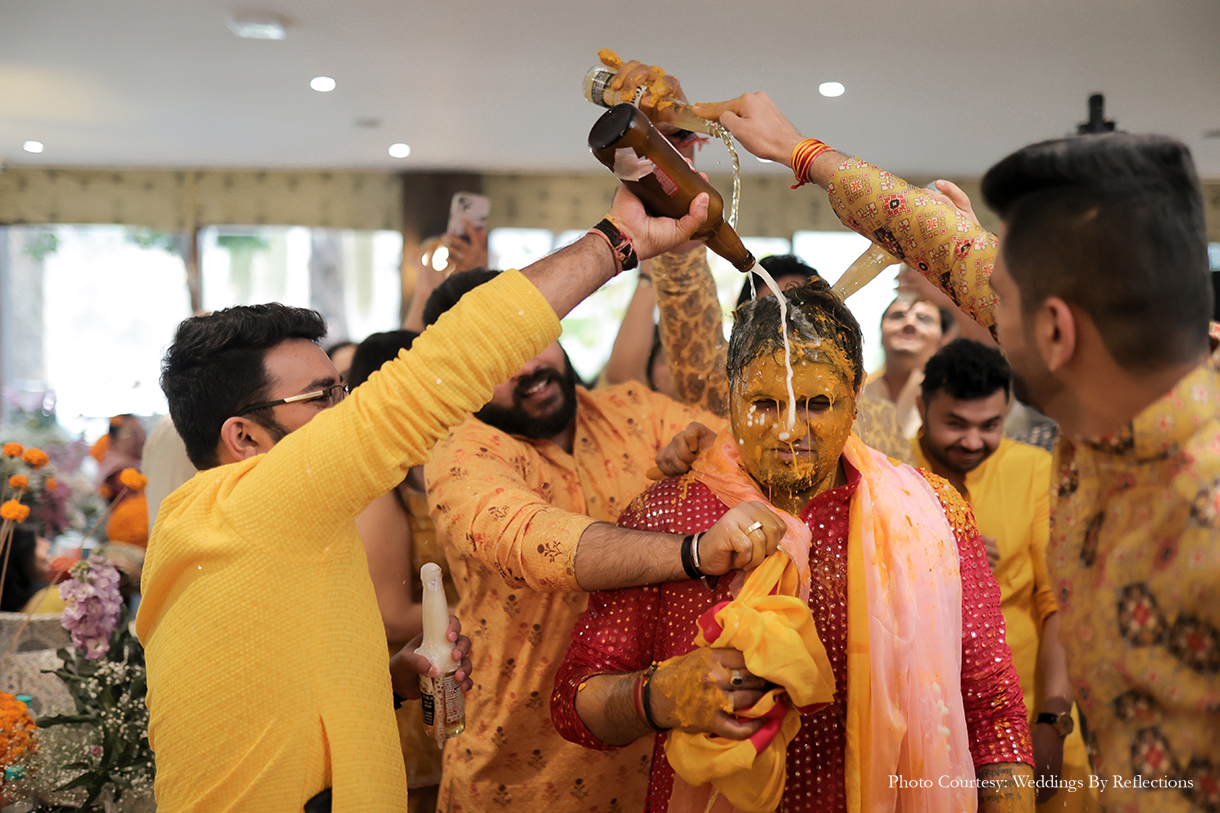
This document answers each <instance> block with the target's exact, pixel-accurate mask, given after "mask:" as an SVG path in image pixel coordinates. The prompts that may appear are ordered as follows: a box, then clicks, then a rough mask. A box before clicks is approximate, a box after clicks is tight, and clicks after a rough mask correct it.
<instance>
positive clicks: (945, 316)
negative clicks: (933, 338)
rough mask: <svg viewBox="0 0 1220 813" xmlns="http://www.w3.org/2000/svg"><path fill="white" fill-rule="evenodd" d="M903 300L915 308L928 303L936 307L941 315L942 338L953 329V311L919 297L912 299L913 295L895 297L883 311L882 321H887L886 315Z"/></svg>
mask: <svg viewBox="0 0 1220 813" xmlns="http://www.w3.org/2000/svg"><path fill="white" fill-rule="evenodd" d="M903 300H906V301H907V302H909V303H910V304H911V305H912V306H914V305H915V303H917V302H927V303H928V304H929V305H933V306H935V308H936V310H937V312H938V313H939V314H940V332H941V335H942V336H943V335H944V334H946V333H948V332H949V331H950V330H952V329H953V311H951V310H949V309H948V308H942V307H941V306H940V305H937V304H936V303H935V302H933V301H932V300H930V299H922V298H920V297H918V296H915V297H912V295H911V294H899V295H898V296H896V297H894V300H893V301H892V302H890V304H888V305H886V306H885V310H883V311H881V319H882V321H884V320H885V314H887V313H889V312H890V308H892V307H894V305H896V304H897V303H899V302H902V301H903Z"/></svg>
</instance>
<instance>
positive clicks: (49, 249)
mask: <svg viewBox="0 0 1220 813" xmlns="http://www.w3.org/2000/svg"><path fill="white" fill-rule="evenodd" d="M58 250H59V235H57V234H56V233H55V232H53V231H51V230H50V229H46V230H43V231H40V232H37V233H36V234H35V235H34V236H33V237H32V238H31V239H29V240H27V241H26V243H25V253H26V254H27V255H29V256H30V257H32V258H33V259H34V260H35V261H36V262H42V261H43V260H45V259H46V258H47V257H49V256H51V255H52V254H54V253H55V252H56V251H58Z"/></svg>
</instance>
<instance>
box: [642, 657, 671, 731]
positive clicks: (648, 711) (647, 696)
mask: <svg viewBox="0 0 1220 813" xmlns="http://www.w3.org/2000/svg"><path fill="white" fill-rule="evenodd" d="M656 671H657V665H656V664H655V663H654V664H653V665H652V666H651V667H649V669H648V674H646V675H644V692H643V695H644V696H643V698H642V702H643V705H644V721H645V722H646V723H648V725H650V726H652V730H653V731H669V729H668V728H663V727H661V726H659V725H657V721H656V718H654V717H653V716H652V676H653V675H654V674H656Z"/></svg>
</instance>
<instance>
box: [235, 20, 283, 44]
mask: <svg viewBox="0 0 1220 813" xmlns="http://www.w3.org/2000/svg"><path fill="white" fill-rule="evenodd" d="M229 30H230V31H232V32H233V33H234V34H236V35H237V36H239V37H241V38H243V39H248V40H282V39H283V38H284V36H285V35H286V34H287V32H286V31H285V29H284V21H283V20H281V19H280V18H278V17H270V16H267V17H231V18H230V19H229Z"/></svg>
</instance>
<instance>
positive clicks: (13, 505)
mask: <svg viewBox="0 0 1220 813" xmlns="http://www.w3.org/2000/svg"><path fill="white" fill-rule="evenodd" d="M29 515H30V507H29V506H28V505H22V504H21V503H20V502H18V501H17V500H9V501H8V502H6V503H4V505H0V519H11V520H12V521H13V522H25V520H26V518H27V517H29Z"/></svg>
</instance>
